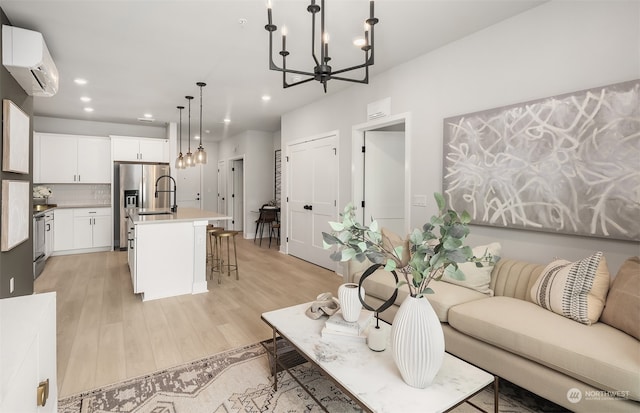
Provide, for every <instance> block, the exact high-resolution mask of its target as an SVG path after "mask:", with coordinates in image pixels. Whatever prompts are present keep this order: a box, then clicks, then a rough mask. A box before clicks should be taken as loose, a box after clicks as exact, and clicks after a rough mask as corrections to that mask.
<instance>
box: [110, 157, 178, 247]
mask: <svg viewBox="0 0 640 413" xmlns="http://www.w3.org/2000/svg"><path fill="white" fill-rule="evenodd" d="M170 172H171V171H170V168H169V164H166V163H160V164H137V163H124V162H116V163H114V182H115V185H116V188H114V194H115V196H116V203H115V205H116V207H115V208H114V209H115V211H114V212H115V219H114V220H113V222H114V227H115V228H114V231H113V233H114V234H115V237H114V238H116V239H115V240H114V246H115V247H116V248H120V249H121V250H125V249H127V229H128V225H127V218H128V213H127V210H128V209H129V208H152V209H159V208H167V209H168V208H170V207H171V204H170V199H169V198H170V195H171V194H170V193H169V192H158V196H157V197H156V196H155V193H156V189H157V190H159V191H169V190H170V189H171V188H170V183H171V180H169V179H161V180H160V182H158V188H156V180H157V179H158V178H159V177H161V176H162V175H169V174H170Z"/></svg>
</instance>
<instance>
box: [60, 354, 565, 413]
mask: <svg viewBox="0 0 640 413" xmlns="http://www.w3.org/2000/svg"><path fill="white" fill-rule="evenodd" d="M293 370H294V371H295V374H296V376H297V377H298V379H300V380H301V381H302V382H303V383H305V385H307V387H309V388H311V389H312V391H313V392H314V395H315V396H316V398H317V399H318V400H320V401H321V402H322V403H323V405H324V406H325V407H326V408H327V410H328V411H329V412H332V413H333V412H336V413H342V412H360V411H362V410H361V409H360V408H359V406H358V405H357V404H355V403H354V402H353V401H351V400H350V399H349V397H347V396H345V395H344V394H343V393H342V392H341V391H340V390H339V389H338V388H337V387H335V386H334V385H333V384H332V383H331V382H330V381H329V380H327V379H325V378H324V377H323V376H322V374H321V373H320V372H319V371H318V370H317V369H316V368H314V367H313V366H312V365H310V364H309V363H304V364H302V365H299V366H297V367H294V368H293ZM272 383H273V380H272V377H271V372H270V367H269V359H268V357H267V354H266V350H265V349H264V347H263V346H262V345H260V344H259V343H258V344H253V345H250V346H245V347H241V348H237V349H233V350H230V351H227V352H224V353H220V354H216V355H214V356H211V357H208V358H206V359H202V360H198V361H194V362H191V363H187V364H184V365H181V366H178V367H174V368H171V369H167V370H162V371H158V372H156V373H153V374H150V375H147V376H142V377H139V378H135V379H130V380H126V381H124V382H121V383H116V384H113V385H110V386H107V387H103V388H100V389H96V390H92V391H89V392H86V393H80V394H77V395H74V396H70V397H67V398H65V399H62V400H60V401H59V402H58V412H60V413H107V412H109V413H110V412H131V413H134V412H135V413H203V412H207V413H209V412H210V413H254V412H273V413H280V412H282V413H295V412H305V413H306V412H309V413H311V412H321V411H322V409H321V408H320V407H319V406H318V405H317V404H316V403H315V402H314V401H313V399H312V398H311V397H310V396H309V395H308V394H307V392H306V391H305V390H304V389H302V388H301V387H300V386H299V385H298V384H297V383H296V381H295V380H293V379H292V378H291V376H290V375H289V374H288V373H286V372H279V373H278V391H274V390H273V386H272ZM502 383H507V382H505V381H504V380H503V381H502ZM507 385H510V383H507ZM511 386H513V385H511ZM517 389H519V388H516V391H515V392H514V388H508V387H507V388H506V389H505V390H506V391H504V392H503V388H502V386H501V391H500V411H505V412H539V411H563V410H562V409H561V408H559V407H558V406H555V405H553V404H550V403H549V402H547V401H546V400H544V399H540V398H538V397H536V396H533V395H531V393H528V392H526V391H524V390H521V389H520V390H517ZM522 392H524V393H525V394H524V397H522V394H520V393H522ZM472 400H473V403H474V404H475V405H477V406H479V407H480V408H482V409H484V410H485V411H493V391H492V389H490V388H487V389H485V390H483V391H482V392H481V393H479V394H478V395H476V396H475V397H474V398H473V399H472ZM477 411H478V410H476V409H475V408H474V407H473V406H470V405H468V404H463V405H461V406H458V407H457V408H456V409H455V410H454V412H457V413H466V412H477Z"/></svg>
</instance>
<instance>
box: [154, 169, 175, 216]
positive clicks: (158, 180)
mask: <svg viewBox="0 0 640 413" xmlns="http://www.w3.org/2000/svg"><path fill="white" fill-rule="evenodd" d="M162 178H169V179H171V180H172V181H173V190H168V191H165V190H159V189H158V182H160V180H161V179H162ZM158 192H173V205H171V212H177V211H178V204H177V203H176V202H177V199H176V197H177V192H176V180H175V179H173V177H172V176H170V175H162V176H159V177H158V179H156V193H155V197H156V198H157V197H158Z"/></svg>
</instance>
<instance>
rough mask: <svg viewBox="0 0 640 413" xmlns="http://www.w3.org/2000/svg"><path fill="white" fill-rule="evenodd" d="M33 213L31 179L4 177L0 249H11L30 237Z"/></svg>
mask: <svg viewBox="0 0 640 413" xmlns="http://www.w3.org/2000/svg"><path fill="white" fill-rule="evenodd" d="M31 213H32V209H31V191H29V181H12V180H5V179H3V180H2V214H1V215H2V220H1V221H2V231H0V232H1V236H0V250H2V251H9V250H11V249H12V248H13V247H15V246H16V245H18V244H20V243H22V242H24V241H26V240H27V239H29V222H30V221H31Z"/></svg>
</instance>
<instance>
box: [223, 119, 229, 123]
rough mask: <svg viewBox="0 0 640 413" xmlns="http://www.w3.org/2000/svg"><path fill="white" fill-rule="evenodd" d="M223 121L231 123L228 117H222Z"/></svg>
mask: <svg viewBox="0 0 640 413" xmlns="http://www.w3.org/2000/svg"><path fill="white" fill-rule="evenodd" d="M223 122H224V123H231V119H229V118H224V120H223Z"/></svg>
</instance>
